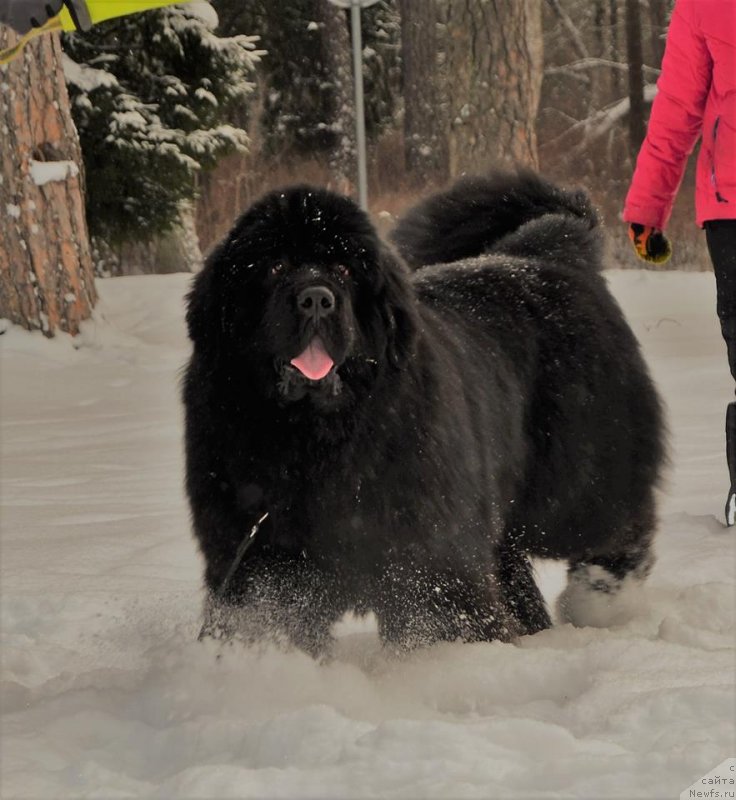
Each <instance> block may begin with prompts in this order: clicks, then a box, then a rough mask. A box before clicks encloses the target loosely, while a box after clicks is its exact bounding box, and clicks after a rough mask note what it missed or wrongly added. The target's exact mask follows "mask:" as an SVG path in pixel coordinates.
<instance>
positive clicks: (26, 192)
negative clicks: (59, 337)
mask: <svg viewBox="0 0 736 800" xmlns="http://www.w3.org/2000/svg"><path fill="white" fill-rule="evenodd" d="M16 42H17V37H16V35H15V33H13V32H12V31H11V30H10V29H8V28H4V27H2V26H0V49H3V48H5V47H9V46H12V45H14V44H15V43H16ZM60 62H61V45H60V44H59V38H58V36H57V35H53V36H42V37H39V38H38V39H36V40H35V41H34V42H32V43H31V44H29V45H27V46H26V48H25V50H24V53H23V55H22V56H20V57H18V58H17V59H16V60H15V61H12V62H11V63H10V64H8V65H7V66H5V67H4V68H0V84H2V89H0V91H1V92H2V94H1V95H0V130H1V131H3V141H2V148H0V220H2V221H1V222H0V316H2V317H6V318H8V319H10V320H11V321H12V322H15V323H17V324H19V325H22V326H23V327H25V328H27V329H29V330H34V329H37V330H41V331H43V333H44V334H45V335H46V336H53V335H54V332H55V331H56V330H57V329H60V330H62V331H66V332H68V333H71V334H76V333H77V332H78V331H79V323H80V322H81V321H82V320H83V319H86V318H87V317H89V316H90V314H91V312H92V307H93V305H94V303H95V301H96V299H97V295H96V292H95V285H94V276H93V271H92V259H91V256H90V247H89V238H88V235H87V225H86V222H85V217H84V200H83V186H82V174H81V168H82V167H81V165H82V158H81V153H80V150H79V140H78V138H77V132H76V130H75V128H74V124H73V122H72V120H71V115H70V111H69V97H68V95H67V91H66V85H65V83H64V76H63V74H62V70H61V65H60Z"/></svg>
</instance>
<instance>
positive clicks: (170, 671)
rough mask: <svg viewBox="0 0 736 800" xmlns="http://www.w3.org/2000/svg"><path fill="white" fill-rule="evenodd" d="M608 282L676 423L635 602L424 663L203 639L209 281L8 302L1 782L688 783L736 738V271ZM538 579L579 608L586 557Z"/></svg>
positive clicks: (371, 789)
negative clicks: (604, 618) (205, 286)
mask: <svg viewBox="0 0 736 800" xmlns="http://www.w3.org/2000/svg"><path fill="white" fill-rule="evenodd" d="M608 279H609V282H610V284H611V286H612V288H613V290H614V292H615V294H616V295H617V297H618V298H619V300H620V302H621V304H622V306H623V308H624V310H625V311H626V313H627V315H628V317H629V319H630V321H631V322H632V325H633V327H634V329H635V331H636V333H637V335H638V336H639V337H640V340H641V341H642V344H643V348H644V352H645V355H646V356H647V358H648V360H649V362H650V364H651V366H652V370H653V374H654V376H655V379H656V381H657V383H658V384H659V387H660V389H661V391H662V394H663V397H664V398H665V400H666V402H667V405H668V408H669V417H670V426H671V429H672V435H673V436H672V453H671V458H672V469H671V472H670V474H669V476H668V479H667V482H666V485H665V487H664V490H663V492H662V496H661V530H660V533H659V537H658V541H657V552H658V561H657V563H656V564H655V566H654V569H653V572H652V575H651V577H650V579H649V580H648V582H647V583H646V584H645V586H644V588H643V589H642V590H641V593H642V597H641V599H640V600H639V603H638V605H637V606H636V607H635V608H634V615H633V618H632V619H630V620H629V621H628V622H625V623H623V624H619V625H616V626H614V627H610V628H574V627H572V626H571V625H567V624H566V625H563V624H558V625H557V626H556V627H554V628H553V629H551V630H548V631H544V632H542V633H540V634H538V635H536V636H533V637H527V638H525V639H522V640H521V641H519V642H518V643H517V644H500V643H493V644H476V645H462V644H445V645H442V646H437V647H433V648H430V649H427V650H423V651H421V652H417V653H415V654H414V655H412V656H410V657H408V658H405V659H401V660H394V659H390V658H388V657H386V656H385V655H384V654H383V653H382V652H381V650H380V647H379V646H378V643H377V639H376V634H375V630H374V627H373V626H372V625H371V623H370V621H358V620H355V619H347V620H346V621H344V622H343V623H341V625H340V629H339V647H338V652H337V654H336V657H335V659H334V660H333V661H332V662H331V663H329V664H327V665H320V664H317V663H315V662H314V661H312V660H311V659H309V658H308V657H307V656H305V655H303V654H301V653H299V652H281V651H278V650H275V649H271V648H265V649H261V648H244V647H242V646H231V647H225V648H224V649H223V650H222V651H221V650H220V649H219V648H218V647H217V645H215V644H214V643H212V642H205V643H197V642H196V641H195V637H196V635H197V632H198V629H199V622H200V604H201V599H202V596H201V588H200V582H201V563H200V559H199V556H198V554H197V551H196V548H195V545H194V543H193V540H192V538H191V536H190V534H189V522H188V514H187V509H186V505H185V502H184V496H183V493H182V442H181V409H180V407H179V398H178V382H179V379H180V375H181V372H180V370H181V367H182V365H183V363H184V362H185V360H186V357H187V353H188V346H187V343H186V339H185V331H184V323H183V310H182V296H183V294H184V293H185V292H186V290H187V287H188V284H189V280H190V278H189V277H188V276H186V275H170V276H168V275H167V276H145V277H130V278H114V279H107V280H101V281H98V288H99V291H100V295H101V301H100V304H99V306H98V310H97V312H96V316H95V319H94V320H93V321H91V322H89V323H87V324H86V325H85V326H84V331H83V333H82V335H81V336H80V337H79V338H78V340H75V341H72V340H71V339H69V338H65V337H59V338H57V339H55V340H51V341H49V340H46V339H44V338H43V337H42V336H41V335H40V334H30V333H26V332H24V331H21V330H19V329H18V328H16V327H14V326H9V327H8V326H7V325H5V327H6V328H7V330H6V332H5V333H4V334H3V335H2V336H0V368H1V372H2V378H3V380H2V382H1V383H0V420H1V422H2V429H1V430H2V437H1V439H0V445H1V447H2V460H1V461H0V479H1V481H2V528H1V539H0V544H1V547H2V560H1V561H0V570H1V572H0V599H1V600H2V603H1V604H0V613H1V617H0V633H1V639H0V644H1V658H2V661H1V667H2V697H3V699H2V710H3V718H2V773H1V776H0V796H2V797H26V798H31V797H33V798H55V799H57V800H58V799H59V798H82V797H83V798H103V797H104V798H111V797H162V798H195V797H196V798H226V797H239V798H266V797H290V798H301V797H310V798H317V797H319V798H331V797H334V798H364V797H384V798H419V797H421V798H471V797H483V798H487V797H502V798H530V797H534V798H552V797H580V798H604V797H605V798H611V797H621V798H636V797H648V798H654V797H657V798H659V797H668V798H671V797H677V796H679V794H680V792H681V791H683V789H685V788H686V787H689V786H690V785H692V784H693V783H694V782H695V781H697V780H699V779H700V778H701V776H703V775H705V774H706V773H708V772H709V771H710V770H712V769H713V768H714V767H715V766H716V765H718V764H720V763H721V762H723V760H724V759H726V758H729V757H732V756H733V755H734V752H736V742H735V741H734V700H735V695H734V685H733V684H734V658H735V655H736V654H735V648H734V628H735V620H734V617H735V608H736V602H735V599H736V598H735V597H734V577H735V574H736V533H735V532H734V531H732V530H727V529H725V528H723V527H722V524H721V522H719V521H718V520H717V519H716V517H718V518H719V519H722V514H723V504H724V503H725V493H726V488H727V487H726V480H727V476H726V469H725V464H724V455H723V451H724V441H723V438H724V437H723V428H724V412H725V406H726V403H727V402H728V401H729V400H730V399H731V397H732V395H731V393H732V386H731V383H730V377H729V376H728V369H727V366H726V355H725V348H724V345H723V342H722V341H721V338H720V334H719V331H718V325H717V319H716V315H715V310H714V305H715V286H714V281H713V276H712V275H711V274H703V273H695V274H693V273H658V272H645V271H614V272H611V273H609V274H608ZM0 330H3V326H2V325H0ZM714 515H715V516H714ZM539 575H540V582H541V584H542V586H543V589H544V592H545V595H546V596H547V598H548V600H549V602H550V607H552V608H554V602H555V598H556V596H557V595H559V592H560V590H561V589H562V588H563V578H564V571H563V569H562V567H561V566H560V565H557V564H551V563H546V562H545V563H542V564H540V565H539ZM218 654H220V655H221V658H219V660H218V659H217V658H216V656H217V655H218ZM703 788H704V789H706V790H707V789H708V788H709V787H705V786H704V787H703Z"/></svg>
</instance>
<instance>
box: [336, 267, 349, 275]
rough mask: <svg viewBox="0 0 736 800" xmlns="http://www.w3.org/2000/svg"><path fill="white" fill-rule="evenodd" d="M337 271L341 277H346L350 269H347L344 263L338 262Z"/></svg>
mask: <svg viewBox="0 0 736 800" xmlns="http://www.w3.org/2000/svg"><path fill="white" fill-rule="evenodd" d="M337 271H338V272H339V273H340V275H341V276H342V277H343V278H347V277H348V275H350V270H349V269H348V267H346V266H345V264H338V265H337Z"/></svg>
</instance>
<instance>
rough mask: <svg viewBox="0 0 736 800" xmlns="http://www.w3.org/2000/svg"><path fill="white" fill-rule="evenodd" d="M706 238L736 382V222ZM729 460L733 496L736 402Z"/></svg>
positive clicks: (729, 423)
mask: <svg viewBox="0 0 736 800" xmlns="http://www.w3.org/2000/svg"><path fill="white" fill-rule="evenodd" d="M705 235H706V239H707V241H708V251H709V252H710V257H711V260H712V261H713V271H714V272H715V275H716V292H717V306H716V307H717V311H718V319H719V320H720V322H721V332H722V333H723V338H724V339H725V340H726V347H727V348H728V364H729V366H730V367H731V375H733V377H734V380H736V219H724V220H712V221H710V222H706V223H705ZM726 457H727V459H728V469H729V472H730V477H731V493H732V494H733V492H735V491H736V402H733V403H730V404H729V406H728V409H727V412H726ZM729 502H731V496H729ZM726 515H727V516H728V509H727V511H726Z"/></svg>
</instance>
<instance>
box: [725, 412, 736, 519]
mask: <svg viewBox="0 0 736 800" xmlns="http://www.w3.org/2000/svg"><path fill="white" fill-rule="evenodd" d="M726 459H727V461H728V471H729V473H730V475H731V489H730V490H729V492H728V500H726V525H729V526H730V525H736V403H729V404H728V411H727V412H726Z"/></svg>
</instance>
